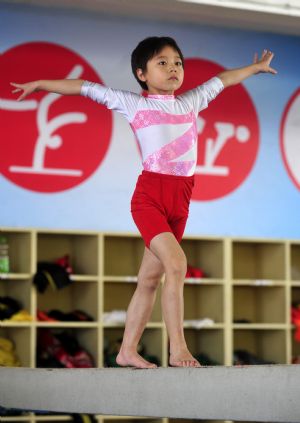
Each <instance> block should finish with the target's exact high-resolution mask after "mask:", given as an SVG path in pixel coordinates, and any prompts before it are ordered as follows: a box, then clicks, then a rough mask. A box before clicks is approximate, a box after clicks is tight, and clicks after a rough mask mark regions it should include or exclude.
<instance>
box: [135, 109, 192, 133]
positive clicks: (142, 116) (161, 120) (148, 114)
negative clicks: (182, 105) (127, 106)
mask: <svg viewBox="0 0 300 423" xmlns="http://www.w3.org/2000/svg"><path fill="white" fill-rule="evenodd" d="M192 120H193V112H190V113H187V114H185V115H173V114H171V113H166V112H162V111H160V110H141V111H140V112H137V114H136V115H135V117H134V120H133V121H132V122H131V124H130V125H131V127H132V128H133V129H134V130H137V129H139V128H145V127H146V126H150V125H162V124H165V123H173V124H174V125H177V124H178V123H186V122H192Z"/></svg>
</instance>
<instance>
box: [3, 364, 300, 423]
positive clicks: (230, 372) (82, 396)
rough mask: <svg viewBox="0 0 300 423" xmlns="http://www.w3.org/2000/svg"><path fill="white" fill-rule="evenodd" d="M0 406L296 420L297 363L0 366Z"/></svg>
mask: <svg viewBox="0 0 300 423" xmlns="http://www.w3.org/2000/svg"><path fill="white" fill-rule="evenodd" d="M0 406H2V407H6V408H17V409H22V410H41V411H57V412H64V413H91V414H102V415H119V416H144V417H170V418H186V419H208V420H210V419H216V420H236V421H241V420H244V421H245V420H247V421H256V422H258V421H261V422H285V423H286V422H297V423H299V422H300V365H296V364H293V365H267V366H265V365H263V366H262V365H255V366H232V367H229V366H207V367H204V366H203V367H201V368H194V369H193V368H171V367H168V368H166V367H159V368H157V369H133V368H93V369H31V368H22V367H19V368H15V367H14V368H8V367H7V368H6V367H2V368H0Z"/></svg>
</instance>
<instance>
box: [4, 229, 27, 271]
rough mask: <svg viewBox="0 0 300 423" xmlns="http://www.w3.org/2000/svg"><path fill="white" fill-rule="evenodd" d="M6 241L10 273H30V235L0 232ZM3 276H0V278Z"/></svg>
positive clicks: (16, 232)
mask: <svg viewBox="0 0 300 423" xmlns="http://www.w3.org/2000/svg"><path fill="white" fill-rule="evenodd" d="M0 233H1V235H4V236H5V237H6V239H7V243H8V246H9V249H8V255H9V268H10V273H30V272H31V259H32V257H31V240H32V237H31V233H30V232H23V231H20V232H18V231H3V230H1V231H0ZM1 276H2V277H4V276H5V274H2V275H1V274H0V277H1Z"/></svg>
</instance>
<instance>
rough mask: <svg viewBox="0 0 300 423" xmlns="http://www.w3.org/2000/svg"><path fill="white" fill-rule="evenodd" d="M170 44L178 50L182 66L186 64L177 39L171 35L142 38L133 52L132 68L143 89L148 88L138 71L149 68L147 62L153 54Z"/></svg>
mask: <svg viewBox="0 0 300 423" xmlns="http://www.w3.org/2000/svg"><path fill="white" fill-rule="evenodd" d="M166 46H170V47H173V49H174V50H176V51H178V54H179V56H180V58H181V60H182V66H184V57H183V54H182V52H181V50H180V48H179V47H178V45H177V43H176V41H175V40H174V39H173V38H170V37H148V38H145V39H144V40H142V41H141V42H140V43H139V44H138V45H137V47H136V48H135V49H134V50H133V52H132V54H131V69H132V72H133V75H134V77H135V79H136V80H137V82H138V83H139V84H140V86H141V87H142V88H143V90H148V87H147V84H146V82H143V81H141V80H140V79H139V78H138V76H137V74H136V71H137V69H138V68H141V69H142V71H143V72H145V71H146V69H147V62H148V60H151V59H152V57H153V56H155V55H156V54H158V53H159V52H160V51H161V50H162V49H163V48H164V47H166Z"/></svg>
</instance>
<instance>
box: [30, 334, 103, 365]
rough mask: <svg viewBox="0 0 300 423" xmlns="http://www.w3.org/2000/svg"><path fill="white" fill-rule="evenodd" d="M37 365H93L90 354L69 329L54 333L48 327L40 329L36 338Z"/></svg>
mask: <svg viewBox="0 0 300 423" xmlns="http://www.w3.org/2000/svg"><path fill="white" fill-rule="evenodd" d="M37 367H46V368H48V367H67V368H75V367H76V368H77V367H78V368H79V367H80V368H81V367H82V368H89V367H95V366H94V361H93V357H92V355H91V354H89V353H88V352H87V351H85V350H84V349H83V348H82V347H81V346H80V345H79V343H78V341H77V339H76V338H75V336H74V335H72V334H71V333H70V332H69V331H67V330H64V331H63V332H60V333H55V334H54V332H53V331H51V330H50V329H40V330H39V331H38V338H37Z"/></svg>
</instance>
